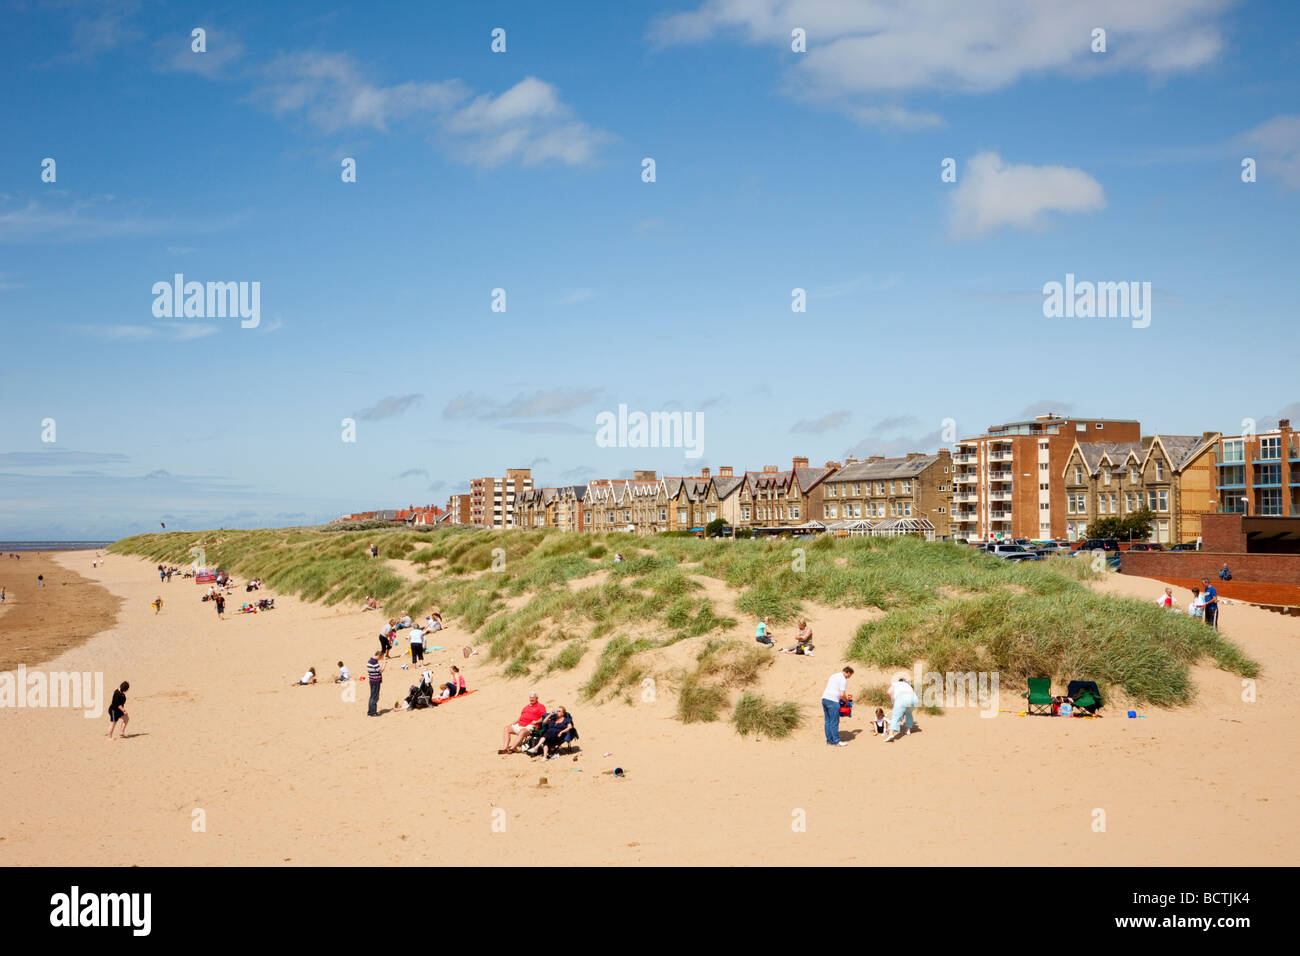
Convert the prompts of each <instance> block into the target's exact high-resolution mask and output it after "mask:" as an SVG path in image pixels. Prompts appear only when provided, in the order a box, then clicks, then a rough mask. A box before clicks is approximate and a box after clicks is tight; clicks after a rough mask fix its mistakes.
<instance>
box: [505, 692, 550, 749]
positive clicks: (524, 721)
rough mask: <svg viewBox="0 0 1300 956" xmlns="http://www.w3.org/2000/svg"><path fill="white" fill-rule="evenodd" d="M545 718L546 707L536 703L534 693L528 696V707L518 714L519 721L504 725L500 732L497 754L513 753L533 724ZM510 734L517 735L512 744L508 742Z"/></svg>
mask: <svg viewBox="0 0 1300 956" xmlns="http://www.w3.org/2000/svg"><path fill="white" fill-rule="evenodd" d="M545 716H546V707H545V706H544V705H543V704H540V703H538V700H537V694H536V692H534V693H532V694H529V695H528V705H527V706H526V707H525V708H524V709H523V710H521V711H520V712H519V719H518V720H516V721H515V722H514V723H513V724H506V726H505V729H504V730H503V731H502V734H501V739H502V749H501V750H498V751H497V753H499V754H509V753H514V752H515V751H516V750H517V749H518V748H519V745H520V744H521V743H523V742H524V738H525V737H527V736H528V732H529V731H530V730H531V729H532V727H533V724H535V723H537V722H538V721H539V720H541V719H542V718H543V717H545ZM512 734H515V735H517V737H516V739H515V741H514V742H513V743H511V740H510V738H511V735H512Z"/></svg>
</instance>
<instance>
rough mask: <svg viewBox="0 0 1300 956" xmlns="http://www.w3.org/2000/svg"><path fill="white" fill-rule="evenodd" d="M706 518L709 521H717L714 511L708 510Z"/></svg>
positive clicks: (716, 513)
mask: <svg viewBox="0 0 1300 956" xmlns="http://www.w3.org/2000/svg"><path fill="white" fill-rule="evenodd" d="M707 517H708V519H709V520H710V521H717V520H718V512H717V511H715V510H714V509H712V508H710V509H709V511H708V514H707Z"/></svg>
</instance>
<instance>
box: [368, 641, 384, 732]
mask: <svg viewBox="0 0 1300 956" xmlns="http://www.w3.org/2000/svg"><path fill="white" fill-rule="evenodd" d="M382 653H383V651H382V650H381V651H380V652H379V653H378V654H375V655H374V656H373V657H371V658H370V660H368V661H366V678H367V679H368V680H369V681H370V707H369V708H368V709H367V710H366V716H367V717H378V716H379V689H380V688H381V687H382V686H383V684H384V665H383V663H382V662H381V661H380V660H379V657H380V655H381V654H382Z"/></svg>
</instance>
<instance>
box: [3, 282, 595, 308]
mask: <svg viewBox="0 0 1300 956" xmlns="http://www.w3.org/2000/svg"><path fill="white" fill-rule="evenodd" d="M0 288H3V286H0ZM594 298H596V293H595V292H593V291H592V290H591V289H573V290H571V291H569V292H566V293H565V294H564V295H562V296H560V297H559V298H558V299H556V300H555V304H556V305H579V304H581V303H583V302H590V301H591V300H592V299H594Z"/></svg>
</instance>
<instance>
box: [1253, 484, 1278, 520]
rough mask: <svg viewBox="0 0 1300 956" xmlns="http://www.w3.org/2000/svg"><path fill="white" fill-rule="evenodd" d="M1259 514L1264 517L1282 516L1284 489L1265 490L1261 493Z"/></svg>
mask: <svg viewBox="0 0 1300 956" xmlns="http://www.w3.org/2000/svg"><path fill="white" fill-rule="evenodd" d="M1259 513H1260V514H1262V515H1280V514H1281V513H1282V489H1281V488H1265V489H1264V490H1262V491H1261V492H1260V493H1259Z"/></svg>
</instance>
